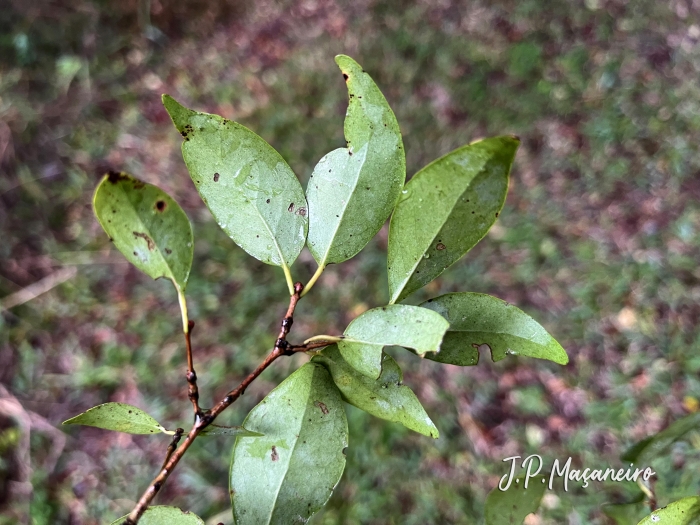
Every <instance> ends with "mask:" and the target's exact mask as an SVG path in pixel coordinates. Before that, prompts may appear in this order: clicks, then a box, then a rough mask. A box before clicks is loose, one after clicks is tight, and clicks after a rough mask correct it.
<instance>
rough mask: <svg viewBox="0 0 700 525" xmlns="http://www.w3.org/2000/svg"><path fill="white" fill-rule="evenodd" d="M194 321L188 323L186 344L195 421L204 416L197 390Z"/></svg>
mask: <svg viewBox="0 0 700 525" xmlns="http://www.w3.org/2000/svg"><path fill="white" fill-rule="evenodd" d="M193 329H194V321H188V323H187V331H186V332H185V343H186V345H187V374H186V375H185V377H186V378H187V385H188V391H187V397H189V398H190V402H191V403H192V409H193V410H194V417H195V421H196V420H197V419H198V418H200V417H201V416H202V409H201V408H200V407H199V389H198V388H197V372H195V371H194V359H193V358H192V339H191V337H192V330H193Z"/></svg>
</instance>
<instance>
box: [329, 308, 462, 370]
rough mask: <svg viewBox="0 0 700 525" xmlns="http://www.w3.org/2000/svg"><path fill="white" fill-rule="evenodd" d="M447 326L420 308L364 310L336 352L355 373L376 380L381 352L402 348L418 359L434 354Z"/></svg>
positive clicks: (349, 326)
mask: <svg viewBox="0 0 700 525" xmlns="http://www.w3.org/2000/svg"><path fill="white" fill-rule="evenodd" d="M448 327H449V323H448V322H447V321H445V319H443V317H442V316H440V315H437V314H435V313H434V312H432V311H431V310H428V309H426V308H421V307H420V306H408V305H404V304H392V305H389V306H384V307H381V308H373V309H372V310H368V311H366V312H365V313H363V314H362V315H360V316H359V317H357V318H356V319H355V320H353V321H352V322H351V323H350V324H349V325H348V327H347V328H346V329H345V333H344V336H343V339H342V340H341V341H339V342H338V348H339V349H340V353H341V354H342V355H343V358H344V359H345V360H346V361H347V362H348V364H350V366H352V367H353V368H354V369H355V370H358V371H359V372H362V373H363V374H365V375H367V376H369V377H371V378H373V379H376V378H378V377H379V374H380V373H381V371H382V348H384V347H385V346H394V345H395V346H404V347H407V348H412V349H414V350H415V351H416V353H418V354H419V355H423V354H425V353H426V352H437V351H438V350H439V349H440V342H441V341H442V337H443V336H444V335H445V331H446V330H447V328H448Z"/></svg>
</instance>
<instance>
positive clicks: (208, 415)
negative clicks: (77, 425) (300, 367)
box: [122, 283, 311, 525]
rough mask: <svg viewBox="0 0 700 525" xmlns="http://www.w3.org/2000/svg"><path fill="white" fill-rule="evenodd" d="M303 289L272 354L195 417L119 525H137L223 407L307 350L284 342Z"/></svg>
mask: <svg viewBox="0 0 700 525" xmlns="http://www.w3.org/2000/svg"><path fill="white" fill-rule="evenodd" d="M303 289H304V285H303V284H301V283H296V284H294V293H293V295H292V296H291V297H290V298H289V307H288V308H287V313H286V314H285V316H284V318H283V319H282V323H281V326H280V332H279V335H278V337H277V341H275V346H274V348H273V349H272V352H270V353H269V354H268V356H267V357H266V358H265V359H264V360H263V362H262V363H260V364H259V365H258V367H257V368H256V369H255V370H253V371H252V372H251V373H250V374H249V375H248V377H246V378H245V379H244V380H243V381H242V382H241V384H240V385H238V386H237V387H236V388H234V389H233V390H231V391H230V392H229V393H228V394H226V396H225V397H224V398H223V399H222V400H221V401H219V402H218V403H217V404H216V405H215V406H214V408H212V409H211V410H207V411H206V412H204V413H203V414H202V415H201V417H198V418H196V420H195V423H194V425H193V426H192V429H191V430H190V431H189V433H188V434H187V436H186V437H185V440H184V441H183V442H182V444H181V445H180V446H179V447H178V448H177V449H175V450H174V451H170V447H168V449H169V451H168V453H167V457H166V460H165V461H164V462H163V467H162V468H161V470H160V472H159V473H158V475H157V476H156V477H155V479H154V480H153V481H152V482H151V484H150V485H149V486H148V488H147V489H146V491H145V492H144V493H143V495H142V496H141V498H140V499H139V501H138V503H136V506H135V507H134V509H133V510H132V511H131V513H130V514H129V516H128V517H127V518H126V520H125V521H124V523H123V524H122V525H136V523H138V521H139V519H140V518H141V516H142V515H143V513H144V512H145V511H146V509H147V508H148V506H149V505H150V504H151V501H153V498H155V496H156V494H158V491H159V490H160V489H161V487H162V486H163V484H164V483H165V482H166V481H167V479H168V477H169V476H170V474H171V473H172V471H173V469H174V468H175V467H176V466H177V464H178V463H179V462H180V460H181V459H182V457H183V456H184V455H185V452H187V449H189V448H190V446H191V445H192V443H193V442H194V440H195V439H197V436H198V435H199V434H200V433H201V431H202V430H204V429H205V428H206V427H207V426H209V425H210V424H211V423H212V422H213V421H214V420H215V419H216V417H217V416H218V415H219V414H221V412H223V411H224V410H226V408H228V407H229V406H230V405H231V404H232V403H233V402H234V401H236V399H238V398H239V397H241V396H242V395H243V393H244V392H245V390H246V388H248V386H249V385H250V384H251V383H252V382H253V381H254V380H255V379H256V378H257V377H258V376H259V375H260V374H262V373H263V372H264V371H265V370H266V369H267V368H268V367H269V366H270V365H271V364H272V363H274V362H275V360H277V358H279V357H282V356H284V355H293V354H295V353H297V352H305V351H306V350H307V349H308V348H307V345H300V346H296V347H295V346H293V345H290V344H289V343H287V334H289V330H290V329H291V327H292V324H293V322H294V310H295V309H296V306H297V303H298V302H299V299H300V297H301V292H302V290H303ZM308 346H311V345H308ZM173 440H174V439H173ZM171 446H172V443H171Z"/></svg>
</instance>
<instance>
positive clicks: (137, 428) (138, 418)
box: [63, 403, 165, 434]
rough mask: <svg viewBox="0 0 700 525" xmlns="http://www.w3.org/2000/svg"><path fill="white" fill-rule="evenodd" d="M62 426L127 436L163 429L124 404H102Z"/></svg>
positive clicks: (146, 415)
mask: <svg viewBox="0 0 700 525" xmlns="http://www.w3.org/2000/svg"><path fill="white" fill-rule="evenodd" d="M63 424H64V425H86V426H88V427H97V428H104V429H106V430H116V431H117V432H126V433H127V434H156V433H158V432H164V431H165V429H164V428H163V427H162V426H161V425H160V423H158V421H156V420H155V419H153V418H152V417H151V416H149V415H148V414H146V412H144V411H143V410H141V409H140V408H136V407H135V406H131V405H127V404H126V403H104V404H103V405H97V406H96V407H92V408H91V409H90V410H87V411H85V412H83V413H82V414H79V415H77V416H75V417H72V418H70V419H67V420H66V421H64V422H63Z"/></svg>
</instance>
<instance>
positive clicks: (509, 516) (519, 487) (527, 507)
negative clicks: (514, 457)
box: [485, 476, 547, 525]
mask: <svg viewBox="0 0 700 525" xmlns="http://www.w3.org/2000/svg"><path fill="white" fill-rule="evenodd" d="M516 479H517V480H519V482H518V483H516V482H515V481H516V480H515V479H514V480H513V482H512V483H511V485H510V487H508V490H506V491H502V490H501V489H499V488H498V487H496V488H495V489H493V490H492V491H491V492H489V495H488V496H486V508H485V518H486V525H515V524H522V522H523V521H524V520H525V518H526V517H527V515H528V514H532V513H533V512H537V509H538V508H539V506H540V501H542V496H544V492H545V489H546V488H547V485H546V483H543V481H544V480H545V478H544V476H534V477H531V478H530V479H529V480H528V485H527V488H525V483H524V478H523V477H519V478H516Z"/></svg>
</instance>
